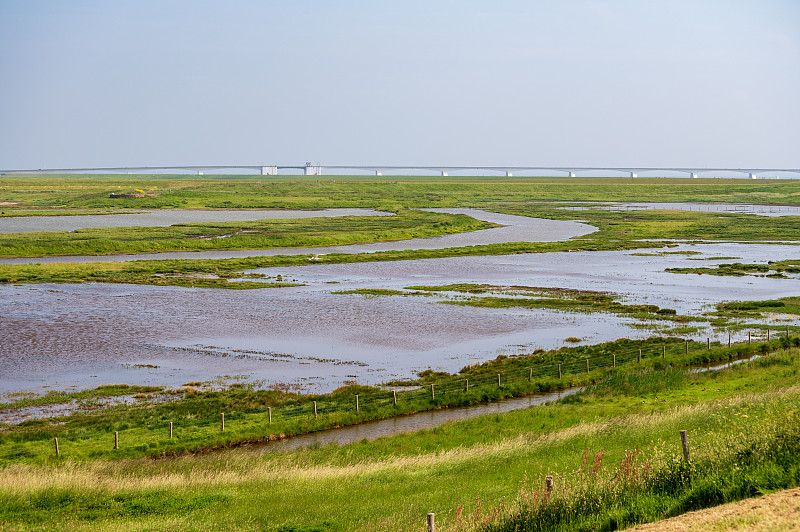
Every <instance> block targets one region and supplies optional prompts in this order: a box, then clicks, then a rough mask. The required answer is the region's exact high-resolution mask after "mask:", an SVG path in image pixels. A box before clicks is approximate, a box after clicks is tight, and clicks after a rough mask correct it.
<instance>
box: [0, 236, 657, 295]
mask: <svg viewBox="0 0 800 532" xmlns="http://www.w3.org/2000/svg"><path fill="white" fill-rule="evenodd" d="M660 246H661V244H659V243H655V242H602V241H592V240H571V241H566V242H531V243H526V242H521V243H519V242H518V243H511V244H490V245H484V246H470V247H463V248H446V249H422V250H412V251H382V252H376V253H358V254H348V253H329V254H325V255H319V256H317V255H315V254H308V255H277V256H269V257H246V258H237V259H183V260H177V259H176V260H173V259H169V260H167V259H162V260H140V261H129V262H94V263H92V262H89V263H49V264H38V263H34V264H0V283H84V282H94V283H135V284H150V285H174V286H192V287H203V288H233V289H247V288H267V287H270V286H273V287H274V286H292V285H291V284H286V283H277V284H276V283H273V284H269V283H259V282H253V281H250V282H229V279H239V278H242V277H246V276H245V275H244V274H243V272H244V271H246V270H253V269H257V268H279V267H281V266H304V265H307V264H348V263H359V262H380V261H398V260H418V259H433V258H443V257H463V256H471V255H510V254H517V253H548V252H552V251H609V250H630V249H639V248H643V247H644V248H646V247H660ZM271 278H277V274H276V275H275V276H271Z"/></svg>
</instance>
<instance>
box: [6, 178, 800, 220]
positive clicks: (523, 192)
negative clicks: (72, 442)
mask: <svg viewBox="0 0 800 532" xmlns="http://www.w3.org/2000/svg"><path fill="white" fill-rule="evenodd" d="M135 189H141V190H144V191H145V192H147V193H155V194H156V196H155V197H146V198H121V199H112V198H109V197H108V196H109V194H110V193H112V192H132V191H133V190H135ZM798 192H800V182H798V180H774V181H771V180H762V181H758V182H751V181H747V180H743V179H651V178H639V179H625V178H565V177H492V176H483V177H481V176H478V177H466V176H465V177H461V176H450V177H430V176H384V177H380V178H376V177H374V176H313V177H312V176H269V177H257V176H204V177H202V178H198V177H197V176H168V175H139V176H127V175H91V176H85V175H84V176H81V175H63V176H56V175H40V176H36V175H20V176H2V177H0V201H17V202H22V203H21V204H20V205H17V206H16V208H31V207H66V208H93V209H105V208H111V209H115V208H129V209H131V208H133V209H152V208H237V209H239V208H248V209H250V208H279V209H282V208H292V209H309V208H310V209H317V208H325V207H388V208H395V207H398V206H407V207H453V206H465V205H467V206H476V207H482V206H486V205H493V204H500V203H504V202H509V201H511V202H514V201H520V200H523V201H529V200H530V198H536V199H537V200H540V201H541V200H549V201H576V200H577V201H635V202H641V201H675V202H701V203H702V202H729V203H765V204H792V205H796V204H798V203H800V194H798ZM10 208H12V206H9V207H6V208H4V210H6V209H10ZM639 214H640V213H639V212H637V213H636V215H637V216H638V215H639Z"/></svg>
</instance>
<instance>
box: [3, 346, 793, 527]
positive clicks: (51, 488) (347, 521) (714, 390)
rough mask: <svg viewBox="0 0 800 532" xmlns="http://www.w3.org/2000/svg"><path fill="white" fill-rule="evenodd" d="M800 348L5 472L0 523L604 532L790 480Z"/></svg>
mask: <svg viewBox="0 0 800 532" xmlns="http://www.w3.org/2000/svg"><path fill="white" fill-rule="evenodd" d="M798 354H800V352H798V350H797V349H790V350H788V351H780V352H778V353H776V354H774V355H770V356H768V357H766V358H763V359H759V360H758V361H755V362H752V363H743V364H739V365H735V366H733V367H731V368H730V369H726V370H722V371H718V372H710V373H687V372H686V371H685V370H679V369H674V368H673V369H670V368H662V369H660V370H656V369H654V368H653V367H650V368H649V369H647V370H636V369H632V368H617V370H616V371H613V372H610V373H608V374H606V375H605V376H604V377H602V378H601V379H600V380H599V381H598V382H597V384H596V385H594V386H591V387H590V388H589V389H588V390H587V391H585V392H583V393H581V394H579V395H577V396H571V397H570V398H568V399H566V400H562V401H560V402H558V403H556V404H551V405H548V406H543V407H534V408H530V409H525V410H520V411H515V412H510V413H507V414H504V415H491V416H484V417H482V418H477V419H473V420H469V421H464V422H459V423H448V424H446V425H444V426H441V427H438V428H435V429H431V430H426V431H420V432H417V433H409V434H403V435H399V436H394V437H390V438H381V439H378V440H375V441H361V442H359V443H355V444H350V445H346V446H342V447H338V446H325V447H318V448H307V449H301V450H297V451H292V452H286V453H272V454H266V455H262V454H259V453H254V452H251V451H250V450H248V449H240V450H234V451H225V452H219V453H208V454H199V455H193V456H185V457H176V458H168V459H159V460H141V459H117V460H106V459H103V460H93V461H83V460H73V459H70V458H64V457H62V459H60V460H54V459H51V460H48V461H47V462H45V463H40V464H28V465H23V464H19V465H6V466H4V467H3V468H2V469H0V494H1V495H2V500H3V504H2V505H0V523H3V525H0V527H3V528H5V529H13V530H19V529H27V528H51V527H59V528H70V529H78V528H79V529H86V530H101V529H102V530H107V529H115V530H141V529H159V530H207V529H227V530H276V531H277V530H282V531H289V530H337V531H339V530H388V529H391V530H420V529H422V528H423V524H424V519H425V514H426V513H427V512H436V514H437V525H438V529H440V530H465V529H466V530H469V529H475V530H512V529H515V530H599V529H606V530H614V529H616V528H618V527H621V526H625V525H630V524H634V523H637V522H645V521H653V520H658V519H661V518H663V517H665V516H669V515H677V514H679V513H682V512H684V511H687V510H691V509H695V508H702V507H706V506H711V505H715V504H719V503H722V502H726V501H730V500H736V499H739V498H742V497H748V496H752V495H756V494H759V493H762V492H768V491H771V490H777V489H782V488H785V487H791V486H796V485H797V484H798V480H800V438H798V436H797V435H798V433H800V416H799V415H798V413H799V412H800V389H798V387H797V375H798V371H800V359H799V358H798ZM492 370H493V371H494V368H492ZM679 430H687V431H688V433H689V441H690V447H691V461H690V462H688V463H686V462H683V460H682V459H681V450H680V449H681V448H680V443H679V441H680V440H679V438H678V431H679ZM546 474H551V475H553V476H554V481H555V489H554V491H553V492H552V494H550V495H547V494H545V492H544V476H545V475H546ZM514 527H517V528H514Z"/></svg>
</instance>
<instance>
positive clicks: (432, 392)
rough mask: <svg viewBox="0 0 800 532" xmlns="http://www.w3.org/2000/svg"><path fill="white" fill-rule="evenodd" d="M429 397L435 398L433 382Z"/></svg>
mask: <svg viewBox="0 0 800 532" xmlns="http://www.w3.org/2000/svg"><path fill="white" fill-rule="evenodd" d="M431 399H432V400H433V399H436V393H435V392H434V391H433V384H431Z"/></svg>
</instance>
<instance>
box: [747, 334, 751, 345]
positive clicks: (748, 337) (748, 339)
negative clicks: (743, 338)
mask: <svg viewBox="0 0 800 532" xmlns="http://www.w3.org/2000/svg"><path fill="white" fill-rule="evenodd" d="M751 340H752V339H751V338H750V331H747V345H750V341H751Z"/></svg>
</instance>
